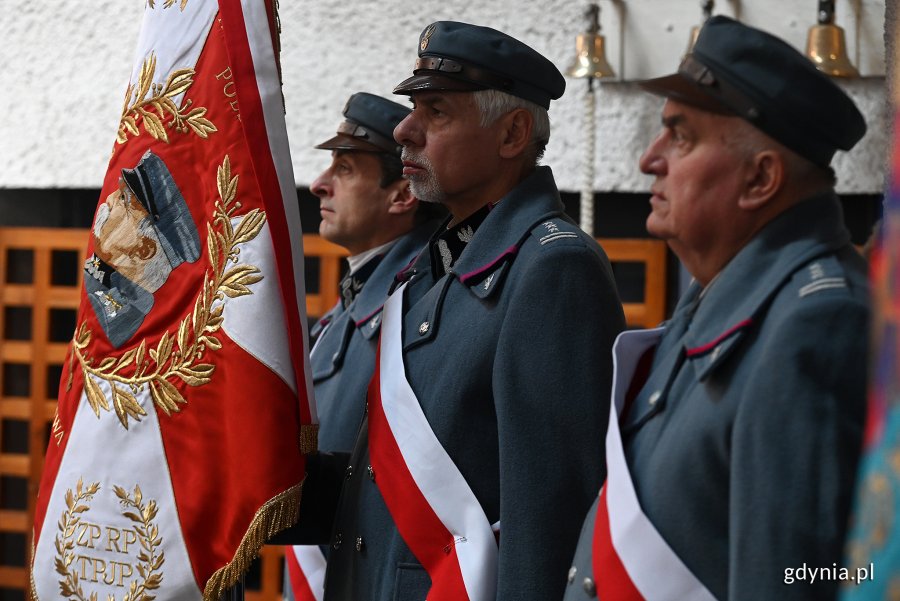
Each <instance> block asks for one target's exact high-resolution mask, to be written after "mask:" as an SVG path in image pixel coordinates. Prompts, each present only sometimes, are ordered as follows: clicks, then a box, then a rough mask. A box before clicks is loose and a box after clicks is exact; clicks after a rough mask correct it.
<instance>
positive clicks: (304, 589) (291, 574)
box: [284, 547, 316, 601]
mask: <svg viewBox="0 0 900 601" xmlns="http://www.w3.org/2000/svg"><path fill="white" fill-rule="evenodd" d="M284 559H285V562H286V563H287V570H288V578H289V579H290V581H291V591H292V592H293V593H294V601H316V596H315V595H313V592H312V588H311V587H310V586H309V581H308V580H307V579H306V574H304V573H303V570H302V569H301V568H300V564H299V563H298V562H297V558H296V557H295V556H294V552H293V550H292V549H291V548H290V547H288V548H287V552H286V553H285V554H284Z"/></svg>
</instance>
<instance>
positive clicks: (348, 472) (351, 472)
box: [344, 465, 353, 480]
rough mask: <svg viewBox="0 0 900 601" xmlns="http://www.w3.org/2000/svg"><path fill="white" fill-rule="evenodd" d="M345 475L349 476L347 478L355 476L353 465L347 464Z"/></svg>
mask: <svg viewBox="0 0 900 601" xmlns="http://www.w3.org/2000/svg"><path fill="white" fill-rule="evenodd" d="M344 477H345V478H347V480H349V479H350V478H352V477H353V466H352V465H348V466H347V469H346V470H345V471H344Z"/></svg>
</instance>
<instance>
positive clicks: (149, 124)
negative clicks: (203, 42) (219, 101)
mask: <svg viewBox="0 0 900 601" xmlns="http://www.w3.org/2000/svg"><path fill="white" fill-rule="evenodd" d="M155 73H156V55H155V54H154V53H152V52H151V53H150V56H148V57H147V58H146V59H145V60H144V62H143V64H142V65H141V73H140V76H139V77H138V85H137V86H135V85H134V84H132V83H129V84H128V88H127V89H126V90H125V103H124V104H123V105H122V118H121V120H120V121H119V133H118V134H117V135H116V142H118V143H119V144H124V143H125V142H126V141H127V140H128V134H132V135H135V136H138V135H140V133H141V132H140V130H139V129H138V124H139V123H140V124H142V125H143V127H144V131H146V132H147V133H148V134H150V135H151V136H152V137H153V138H154V139H155V140H162V141H163V142H168V141H169V135H168V134H167V133H166V127H167V126H168V127H169V128H170V129H171V128H174V129H175V131H180V132H183V133H186V132H187V131H188V129H190V130H191V131H193V132H194V133H195V134H197V135H198V136H200V137H201V138H204V139H205V138H207V137H209V134H210V132H214V131H218V129H217V128H216V126H215V125H213V122H212V121H210V120H209V119H207V118H206V117H205V116H204V115H206V109H205V108H204V107H196V108H190V107H191V104H192V101H191V100H190V99H188V100H187V101H185V102H184V105H183V106H181V107H179V106H177V105H176V104H175V101H174V100H172V99H173V98H175V97H176V96H178V95H179V94H182V93H184V92H186V91H187V90H188V88H190V87H191V86H192V85H193V83H194V73H195V71H194V70H193V69H176V70H175V71H172V73H170V74H169V77H168V78H166V83H164V84H157V83H153V75H154V74H155ZM148 93H149V94H150V96H149V97H148V96H147V94H148ZM188 109H190V110H188ZM167 113H168V114H169V115H171V117H172V118H171V120H170V121H169V122H168V123H166V124H164V123H163V119H165V118H166V114H167ZM138 118H140V121H138Z"/></svg>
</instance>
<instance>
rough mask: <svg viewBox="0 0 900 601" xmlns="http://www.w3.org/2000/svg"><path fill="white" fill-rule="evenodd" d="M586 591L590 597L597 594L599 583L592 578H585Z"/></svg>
mask: <svg viewBox="0 0 900 601" xmlns="http://www.w3.org/2000/svg"><path fill="white" fill-rule="evenodd" d="M584 592H586V593H587V595H588V597H596V596H597V585H596V584H594V581H593V580H591V579H590V578H585V579H584Z"/></svg>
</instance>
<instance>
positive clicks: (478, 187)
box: [301, 22, 624, 601]
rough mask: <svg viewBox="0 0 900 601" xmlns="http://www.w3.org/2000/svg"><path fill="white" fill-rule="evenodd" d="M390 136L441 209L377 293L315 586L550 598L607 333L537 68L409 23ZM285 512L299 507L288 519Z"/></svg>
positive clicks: (506, 47)
mask: <svg viewBox="0 0 900 601" xmlns="http://www.w3.org/2000/svg"><path fill="white" fill-rule="evenodd" d="M413 73H414V74H413V76H412V77H411V78H409V79H407V80H406V81H404V82H402V83H401V84H400V85H398V86H397V88H396V89H395V93H397V94H403V95H408V96H410V98H411V100H412V103H413V107H414V108H413V110H412V112H411V113H410V115H408V116H407V117H406V118H405V119H404V120H403V121H402V122H401V123H400V124H399V125H398V126H397V128H396V129H395V130H394V137H395V139H396V140H397V142H399V143H400V144H402V145H403V173H404V176H405V177H406V179H407V180H409V183H410V187H411V189H412V191H413V193H414V194H415V195H416V196H417V197H418V198H419V199H420V201H426V202H432V203H441V204H443V205H444V206H445V207H447V209H448V210H449V212H450V217H449V218H448V220H447V221H446V222H445V223H444V224H443V225H442V226H441V227H440V228H439V229H438V230H437V231H436V232H435V233H434V235H433V236H432V237H431V241H430V242H429V244H428V247H427V249H426V250H425V251H424V252H423V253H422V254H420V255H419V256H418V257H417V258H416V259H415V260H414V261H412V263H411V264H410V265H409V266H408V267H407V268H406V269H404V270H403V271H402V272H401V273H400V274H399V275H398V276H397V284H396V288H395V290H394V291H393V293H392V295H391V296H390V297H389V299H388V301H387V303H386V304H385V307H384V311H383V317H382V327H381V340H380V343H379V356H378V364H377V366H376V369H375V376H374V378H373V380H372V383H371V385H370V387H369V395H368V414H367V420H366V422H365V423H364V425H363V428H362V430H361V433H360V437H359V439H358V440H357V443H356V447H355V448H354V451H353V455H352V457H351V460H350V464H349V467H347V468H346V472H345V482H344V487H343V492H342V495H341V501H340V504H339V507H338V513H337V518H336V522H335V528H334V531H333V533H332V537H331V541H330V546H331V551H330V556H329V562H328V572H327V575H326V578H325V598H326V599H341V600H348V601H349V600H354V601H364V600H381V601H392V600H422V599H425V598H426V596H427V597H428V598H429V599H469V600H472V601H476V600H477V601H488V600H494V599H508V600H513V599H515V600H516V601H528V600H535V601H538V600H540V601H545V600H547V599H555V598H559V597H561V596H562V594H563V590H564V586H565V568H566V567H567V563H566V562H567V560H568V558H569V557H570V554H571V549H572V548H574V545H575V542H576V540H577V537H578V528H579V525H580V519H581V516H583V515H584V513H585V512H586V511H587V510H588V508H589V506H590V504H591V501H592V500H593V498H594V496H595V495H596V492H597V488H598V487H599V486H600V483H601V481H602V477H603V470H604V457H603V452H602V449H598V448H597V446H596V444H594V443H595V442H596V441H597V440H600V439H601V438H602V436H603V433H604V432H605V430H606V420H607V416H608V413H609V410H608V406H607V405H606V403H605V399H607V398H608V396H609V387H610V381H611V380H610V379H611V375H612V364H611V361H610V349H611V345H612V341H613V339H614V338H615V336H616V335H617V334H618V333H619V331H620V330H622V328H623V326H624V317H623V313H622V308H621V305H620V303H619V299H618V297H617V293H616V289H615V285H614V282H613V277H612V273H611V269H610V266H609V262H608V260H607V258H606V255H605V254H604V253H603V251H602V250H601V249H600V247H599V246H598V245H597V243H596V242H595V241H594V240H593V239H592V238H591V237H590V236H588V235H586V234H585V233H584V232H582V231H581V230H579V229H578V227H577V226H576V225H575V224H574V223H573V222H572V221H571V219H569V218H568V217H566V216H565V214H564V213H563V205H562V203H561V202H560V197H559V193H558V191H557V188H556V184H555V182H554V180H553V174H552V173H551V171H550V169H549V168H548V167H541V166H538V165H537V163H538V161H539V159H540V157H541V155H542V153H543V150H544V146H545V145H546V144H547V141H548V139H549V124H548V117H547V108H548V107H549V106H550V101H551V100H552V99H555V98H559V97H560V95H562V93H563V89H564V87H565V83H564V80H563V77H562V75H561V74H560V73H559V71H558V70H557V69H556V67H554V66H553V64H552V63H551V62H550V61H548V60H547V59H546V58H544V57H543V56H541V55H540V54H539V53H537V52H536V51H534V50H533V49H531V48H530V47H528V46H526V45H525V44H523V43H522V42H520V41H518V40H516V39H514V38H512V37H510V36H508V35H506V34H503V33H501V32H499V31H495V30H493V29H489V28H487V27H478V26H475V25H468V24H465V23H453V22H438V23H434V24H432V25H429V26H428V27H427V28H425V30H424V31H423V32H422V34H421V36H420V40H419V45H418V60H417V61H416V64H415V67H414V71H413ZM302 512H303V509H302V508H301V514H302Z"/></svg>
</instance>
